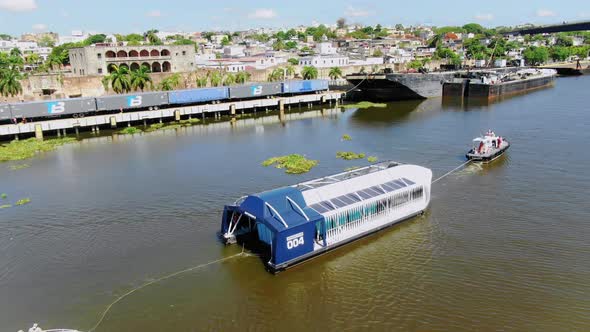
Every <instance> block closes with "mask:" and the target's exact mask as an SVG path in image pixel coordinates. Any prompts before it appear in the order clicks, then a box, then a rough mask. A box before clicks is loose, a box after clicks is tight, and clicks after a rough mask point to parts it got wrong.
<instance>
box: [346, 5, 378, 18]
mask: <svg viewBox="0 0 590 332" xmlns="http://www.w3.org/2000/svg"><path fill="white" fill-rule="evenodd" d="M373 14H374V12H372V11H370V10H366V9H360V8H354V7H353V6H348V7H346V10H345V11H344V16H348V17H367V16H371V15H373Z"/></svg>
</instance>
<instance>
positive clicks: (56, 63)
mask: <svg viewBox="0 0 590 332" xmlns="http://www.w3.org/2000/svg"><path fill="white" fill-rule="evenodd" d="M62 54H63V53H62ZM45 64H46V65H47V67H48V68H50V69H52V70H57V69H60V68H61V67H62V66H63V59H62V58H61V54H60V55H57V54H50V55H49V56H48V57H47V60H46V61H45Z"/></svg>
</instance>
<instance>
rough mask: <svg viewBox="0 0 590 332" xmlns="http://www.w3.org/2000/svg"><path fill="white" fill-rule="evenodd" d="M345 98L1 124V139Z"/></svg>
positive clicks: (292, 99) (328, 96) (267, 101)
mask: <svg viewBox="0 0 590 332" xmlns="http://www.w3.org/2000/svg"><path fill="white" fill-rule="evenodd" d="M341 98H342V93H341V92H326V93H321V94H308V95H296V96H292V97H277V98H269V99H254V100H244V101H232V102H227V103H218V104H215V103H214V104H205V105H196V106H185V107H173V108H165V109H158V110H146V111H132V110H129V111H127V112H125V111H124V112H122V113H116V114H112V113H110V114H98V115H93V116H87V117H83V118H80V117H79V118H64V119H55V120H44V121H35V122H27V123H20V124H5V125H0V139H8V138H9V137H10V136H13V137H14V138H15V139H17V138H18V135H20V134H23V135H29V134H34V135H35V137H37V138H38V139H43V133H49V132H50V131H51V133H59V134H60V135H61V134H62V133H63V134H65V133H66V130H67V129H74V131H75V132H76V133H78V132H79V130H80V129H82V128H90V129H91V130H92V132H99V130H100V129H99V127H100V126H107V127H111V128H117V124H119V123H127V124H129V123H132V122H139V123H144V124H145V123H146V121H147V120H151V119H155V120H158V121H159V122H162V119H170V120H177V121H178V120H180V118H181V117H182V116H187V117H190V116H192V115H194V114H196V115H201V117H203V118H204V117H205V115H212V116H214V117H215V118H219V117H221V115H222V114H227V115H231V116H235V115H236V111H237V110H240V111H241V113H242V114H243V113H244V111H246V110H254V111H255V110H256V109H257V108H258V109H259V110H260V109H267V110H268V109H274V110H278V111H279V114H281V113H283V116H284V110H285V105H287V106H288V107H289V109H290V106H291V105H292V104H295V105H300V106H301V105H302V104H303V105H308V106H310V105H311V104H313V103H327V102H329V103H331V102H332V101H335V102H336V105H338V102H339V101H340V99H341ZM283 116H282V117H283Z"/></svg>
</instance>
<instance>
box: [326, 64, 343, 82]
mask: <svg viewBox="0 0 590 332" xmlns="http://www.w3.org/2000/svg"><path fill="white" fill-rule="evenodd" d="M328 76H329V77H330V79H332V80H335V79H338V78H340V77H342V69H340V68H339V67H332V68H330V72H329V73H328Z"/></svg>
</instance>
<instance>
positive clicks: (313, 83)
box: [283, 80, 328, 93]
mask: <svg viewBox="0 0 590 332" xmlns="http://www.w3.org/2000/svg"><path fill="white" fill-rule="evenodd" d="M323 90H328V81H327V80H307V81H286V82H284V83H283V93H302V92H312V91H323Z"/></svg>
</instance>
